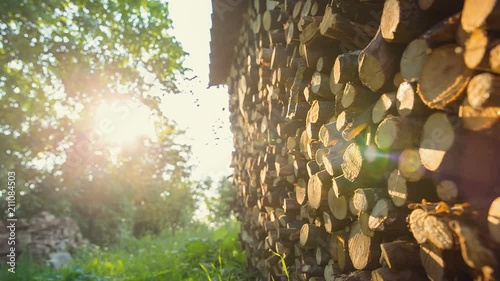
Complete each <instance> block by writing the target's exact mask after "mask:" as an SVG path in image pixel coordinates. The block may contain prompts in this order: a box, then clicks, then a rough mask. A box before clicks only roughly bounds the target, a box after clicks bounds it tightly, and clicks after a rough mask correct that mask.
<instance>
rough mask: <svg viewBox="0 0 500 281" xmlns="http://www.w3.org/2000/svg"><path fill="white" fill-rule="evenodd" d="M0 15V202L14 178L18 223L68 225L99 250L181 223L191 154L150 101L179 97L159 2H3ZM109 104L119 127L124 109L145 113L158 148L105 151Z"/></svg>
mask: <svg viewBox="0 0 500 281" xmlns="http://www.w3.org/2000/svg"><path fill="white" fill-rule="evenodd" d="M0 9H1V10H2V12H1V13H0V65H1V67H0V107H1V111H0V148H2V152H1V154H0V191H1V192H3V194H5V192H6V190H4V188H5V187H6V186H7V184H6V182H5V180H6V178H7V177H6V176H3V175H7V172H9V171H14V172H15V173H16V186H17V194H18V195H19V198H18V200H17V205H18V206H17V207H18V212H17V215H18V216H20V217H30V216H31V215H33V214H35V213H38V212H39V211H40V210H48V211H51V212H52V213H55V214H59V215H62V214H63V215H71V216H73V217H75V218H77V219H78V222H79V224H80V226H81V228H82V230H83V231H84V234H85V235H86V236H87V237H89V238H90V239H91V241H93V242H98V243H100V244H106V243H112V242H116V241H118V240H119V239H118V237H119V236H120V235H119V234H120V233H126V232H128V231H130V230H131V229H132V228H135V229H139V230H140V231H138V234H141V235H142V234H144V233H148V232H153V233H158V231H159V229H160V228H161V227H163V226H165V225H168V226H170V227H171V228H172V229H175V230H177V229H179V228H180V227H182V226H183V225H185V224H186V223H188V222H189V221H190V216H192V212H193V211H192V209H193V208H194V207H192V206H193V204H194V203H192V202H190V198H192V196H191V194H192V190H191V186H192V183H191V182H189V180H188V176H189V172H190V167H189V165H188V164H187V160H186V159H187V157H188V155H189V153H190V149H189V147H186V146H183V145H179V144H177V143H176V142H175V139H176V136H178V135H179V134H181V133H182V132H180V131H177V130H176V128H175V124H173V123H172V122H169V121H168V120H166V119H165V118H163V117H162V116H161V114H160V111H159V109H158V99H156V98H155V97H151V96H148V95H147V94H146V93H147V91H148V90H150V89H151V87H153V86H154V85H156V86H158V85H161V87H162V88H163V89H164V90H165V91H167V92H174V93H176V92H178V90H177V88H176V86H175V82H176V78H175V77H176V75H177V74H182V73H183V72H184V68H183V66H182V62H183V58H184V56H185V55H186V54H185V53H184V51H183V50H182V48H181V46H180V44H179V43H178V42H177V41H176V40H175V38H174V37H172V36H171V35H170V34H169V30H170V28H171V25H172V23H171V21H170V19H169V10H168V4H167V3H166V1H163V0H149V1H145V0H134V1H120V0H63V1H60V0H44V1H38V0H2V1H0ZM104 101H109V102H112V103H113V104H114V105H116V106H114V107H113V108H111V110H112V111H113V113H115V115H117V116H126V115H127V114H129V113H130V109H129V104H130V101H135V102H136V103H140V104H144V105H146V106H148V108H150V109H151V114H152V116H153V117H154V120H155V121H156V130H157V132H156V136H155V137H154V138H146V137H144V138H140V139H137V140H136V143H134V145H130V146H129V147H120V148H117V147H113V145H112V144H109V143H107V142H106V140H105V139H103V138H102V135H101V134H100V133H102V132H100V131H102V130H99V129H102V128H96V126H95V123H96V122H95V116H96V112H97V108H98V104H100V103H102V102H104ZM124 175H125V176H124ZM0 199H1V200H0V208H1V209H2V210H6V209H7V208H6V207H5V204H6V202H5V200H3V198H2V196H1V193H0ZM181 200H183V201H184V203H183V202H182V201H181ZM191 201H192V200H191ZM181 207H184V208H181ZM175 210H177V212H175ZM166 212H171V215H170V216H168V217H167V216H164V215H163V214H164V213H166ZM159 218H164V219H159ZM141 223H142V225H140V224H141Z"/></svg>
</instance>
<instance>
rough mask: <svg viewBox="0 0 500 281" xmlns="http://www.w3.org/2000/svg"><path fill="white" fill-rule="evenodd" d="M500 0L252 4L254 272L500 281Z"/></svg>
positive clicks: (245, 90)
mask: <svg viewBox="0 0 500 281" xmlns="http://www.w3.org/2000/svg"><path fill="white" fill-rule="evenodd" d="M499 34H500V1H496V0H480V1H479V0H465V1H460V0H386V1H383V0H333V1H326V0H298V1H295V0H291V1H286V0H281V1H266V0H255V1H253V0H252V1H250V5H249V8H248V11H247V13H246V14H245V15H244V25H243V27H242V28H241V32H240V35H239V39H238V45H237V46H235V52H236V55H235V58H234V61H233V64H232V67H231V70H230V74H229V77H228V78H227V85H228V87H229V92H230V109H231V121H232V131H233V133H234V146H235V152H234V153H233V159H232V167H233V168H234V183H235V185H236V186H237V190H238V198H239V203H240V210H239V211H240V214H241V220H242V233H241V241H242V243H243V246H244V249H245V250H246V253H247V257H248V267H249V271H250V272H252V273H253V276H254V277H253V279H254V280H311V281H313V280H316V281H318V280H328V281H330V280H370V279H371V280H403V281H404V280H427V279H430V280H498V278H499V275H500V274H499V272H500V269H499V268H500V254H499V252H500V230H499V228H500V198H499V197H498V196H500V169H499V168H498V161H500V127H499V125H498V123H497V119H498V117H499V114H500V78H499V77H500V76H498V74H500V36H499Z"/></svg>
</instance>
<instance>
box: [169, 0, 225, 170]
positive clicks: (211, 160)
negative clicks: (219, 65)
mask: <svg viewBox="0 0 500 281" xmlns="http://www.w3.org/2000/svg"><path fill="white" fill-rule="evenodd" d="M169 12H170V18H171V19H172V21H173V29H172V30H171V34H172V35H173V36H175V37H176V39H177V40H178V41H179V42H180V43H181V45H182V47H183V49H184V51H186V52H188V53H189V55H188V56H187V57H186V60H185V67H188V68H190V69H192V73H189V74H188V77H194V76H196V77H197V78H195V79H193V80H191V81H185V82H182V83H181V84H179V85H178V87H180V88H181V89H183V93H182V94H178V95H173V94H167V95H164V97H163V98H162V104H161V109H162V110H163V114H164V115H165V116H166V117H167V118H169V119H170V120H173V121H175V122H176V123H177V127H178V128H179V129H183V130H185V131H186V134H185V136H184V137H182V139H181V141H183V142H186V143H188V144H189V145H191V147H192V152H193V153H192V154H193V158H192V159H191V163H192V164H194V165H195V168H194V170H193V174H192V177H193V178H194V179H202V178H205V177H209V176H210V177H213V178H214V179H219V178H220V177H222V176H229V175H230V174H231V170H230V168H229V164H230V160H231V152H232V151H233V143H232V134H231V132H230V129H229V126H230V122H229V109H228V104H229V97H228V93H227V89H226V88H225V87H224V88H222V87H221V88H215V87H211V88H209V89H207V86H208V73H209V70H208V66H209V53H210V27H211V13H212V7H211V1H196V5H194V3H193V1H186V0H173V1H169Z"/></svg>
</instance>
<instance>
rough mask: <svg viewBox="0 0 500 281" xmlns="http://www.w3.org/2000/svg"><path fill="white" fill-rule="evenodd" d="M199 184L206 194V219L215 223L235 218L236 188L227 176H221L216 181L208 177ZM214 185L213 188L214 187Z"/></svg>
mask: <svg viewBox="0 0 500 281" xmlns="http://www.w3.org/2000/svg"><path fill="white" fill-rule="evenodd" d="M199 184H201V185H203V186H204V188H203V189H205V190H208V191H207V192H206V193H207V194H208V195H207V196H206V197H205V204H206V205H207V208H208V211H209V214H208V220H209V221H210V222H211V223H214V224H216V225H220V224H224V223H226V222H227V221H230V220H233V219H235V216H236V209H237V200H236V198H237V197H236V189H235V188H234V185H233V184H232V182H231V181H230V180H229V178H228V177H221V178H220V179H219V181H218V182H217V183H215V184H214V183H213V181H212V180H211V179H210V178H208V179H205V180H204V181H202V182H200V183H199ZM214 187H215V188H214Z"/></svg>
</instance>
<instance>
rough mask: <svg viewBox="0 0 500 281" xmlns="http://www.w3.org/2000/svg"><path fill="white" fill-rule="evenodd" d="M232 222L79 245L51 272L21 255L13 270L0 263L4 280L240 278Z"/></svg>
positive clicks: (215, 280) (195, 280) (242, 269)
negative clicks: (79, 248)
mask: <svg viewBox="0 0 500 281" xmlns="http://www.w3.org/2000/svg"><path fill="white" fill-rule="evenodd" d="M238 231H239V228H238V225H237V223H231V224H229V225H226V226H224V227H221V228H218V229H215V230H212V229H208V228H206V227H198V228H197V229H191V230H185V231H182V232H179V233H177V234H176V235H175V237H172V236H169V235H161V236H158V237H150V236H146V237H143V238H141V239H127V240H126V241H124V242H122V243H120V244H119V245H115V246H113V247H111V248H110V249H106V248H104V249H99V248H96V247H88V248H85V249H82V251H81V253H79V254H78V255H77V256H76V257H75V258H74V261H73V262H72V264H71V265H69V266H68V267H66V268H64V269H62V270H59V271H56V270H52V269H48V268H45V267H42V266H40V265H36V264H34V263H32V262H31V261H30V260H29V257H26V256H24V257H23V256H21V257H20V259H19V260H18V264H17V268H16V273H15V274H12V273H9V272H7V268H6V267H2V269H1V272H0V280H5V281H11V280H12V281H14V280H15V281H24V280H37V281H38V280H39V281H52V280H54V281H101V280H124V281H125V280H127V281H128V280H130V281H132V280H133V281H135V280H138V281H139V280H140V281H143V280H144V281H146V280H168V281H175V280H185V281H200V280H213V281H223V280H224V281H226V280H246V276H245V265H244V264H245V255H244V253H243V251H242V250H241V249H240V248H239V242H238V239H237V234H238Z"/></svg>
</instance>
